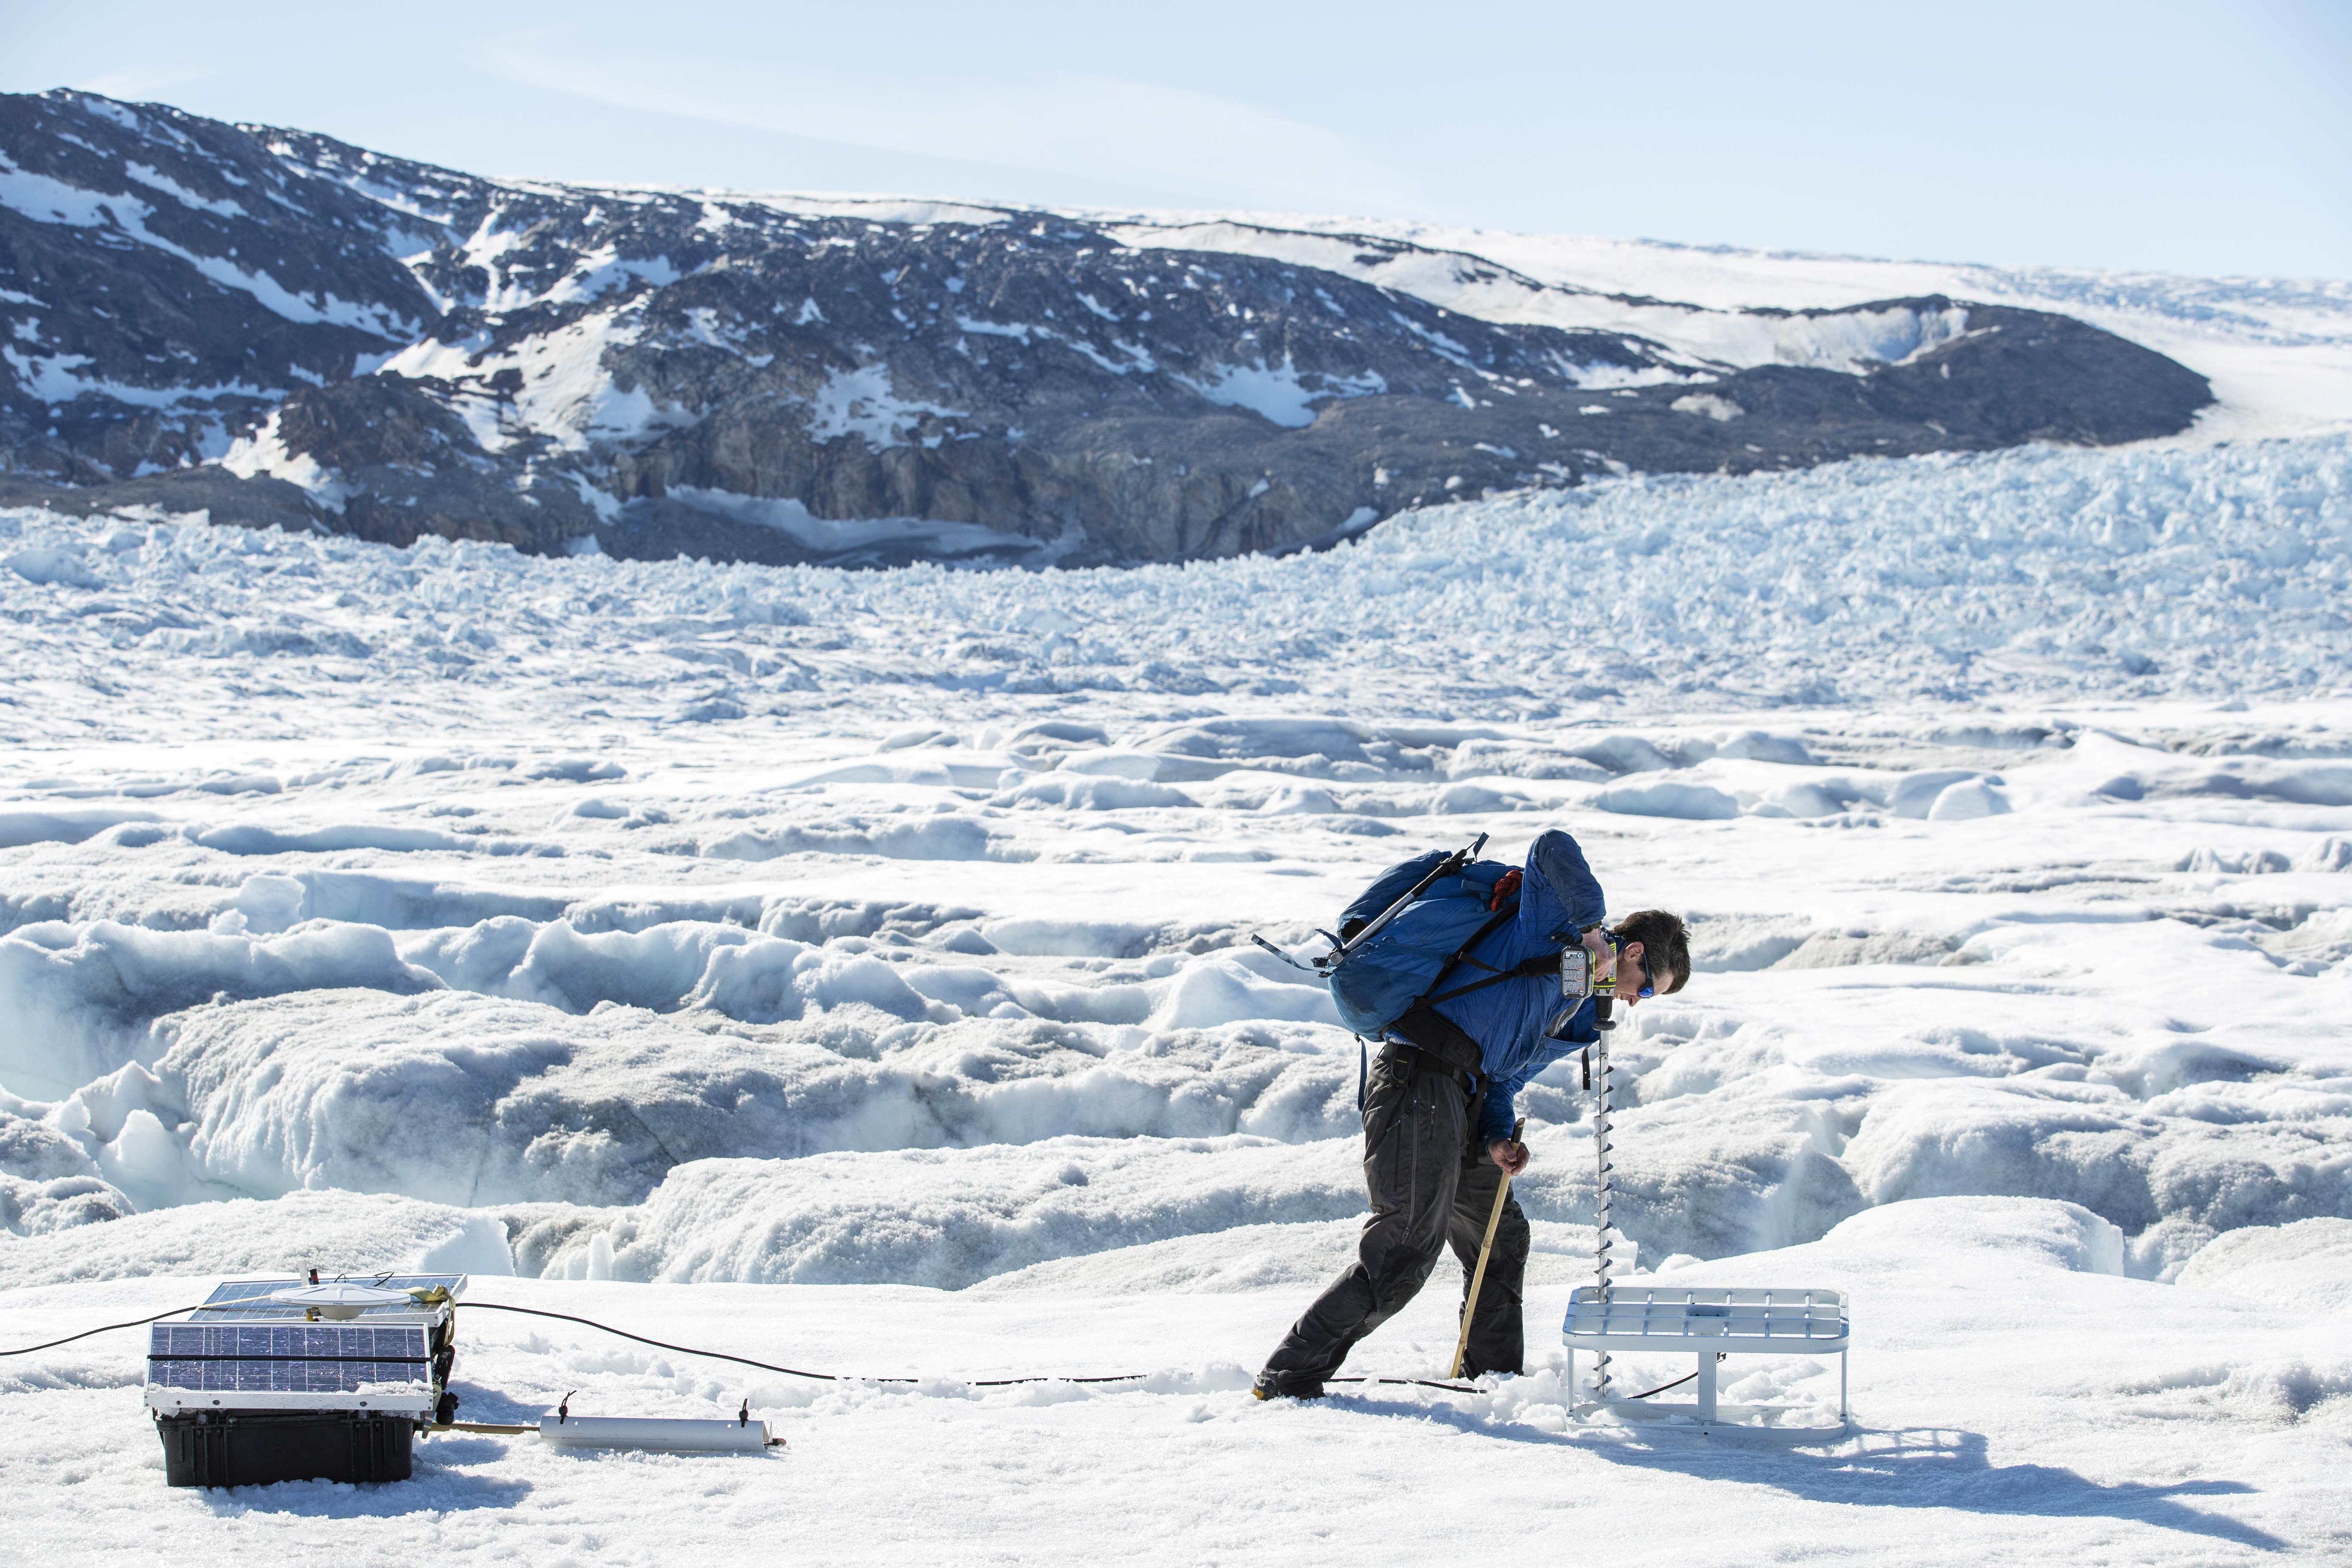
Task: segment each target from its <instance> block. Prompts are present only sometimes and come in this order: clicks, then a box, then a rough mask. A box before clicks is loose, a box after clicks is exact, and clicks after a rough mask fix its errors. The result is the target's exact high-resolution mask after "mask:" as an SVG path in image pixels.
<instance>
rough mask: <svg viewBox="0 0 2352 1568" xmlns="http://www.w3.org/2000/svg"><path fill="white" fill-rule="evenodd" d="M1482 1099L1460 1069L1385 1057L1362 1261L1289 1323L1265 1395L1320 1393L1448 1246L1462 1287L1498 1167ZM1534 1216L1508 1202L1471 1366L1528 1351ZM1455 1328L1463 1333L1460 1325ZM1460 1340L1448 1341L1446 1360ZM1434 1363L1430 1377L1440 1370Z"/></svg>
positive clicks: (1368, 1153) (1377, 1093) (1371, 1107)
mask: <svg viewBox="0 0 2352 1568" xmlns="http://www.w3.org/2000/svg"><path fill="white" fill-rule="evenodd" d="M1478 1107H1479V1097H1478V1096H1477V1095H1475V1094H1474V1093H1473V1092H1472V1090H1471V1089H1469V1087H1468V1085H1467V1084H1466V1083H1465V1080H1464V1077H1463V1075H1462V1074H1460V1073H1448V1072H1444V1071H1442V1070H1438V1069H1436V1068H1428V1067H1418V1066H1415V1065H1413V1062H1412V1058H1402V1057H1399V1056H1398V1055H1396V1054H1395V1053H1393V1052H1391V1053H1387V1054H1384V1055H1382V1056H1381V1058H1380V1060H1379V1061H1378V1062H1377V1063H1375V1064H1374V1065H1373V1067H1372V1070H1371V1076H1370V1080H1369V1082H1368V1085H1367V1088H1366V1092H1365V1098H1364V1188H1365V1191H1366V1193H1367V1194H1369V1196H1370V1199H1371V1205H1372V1212H1371V1215H1370V1217H1369V1218H1367V1219H1366V1220H1365V1221H1364V1234H1363V1237H1361V1239H1360V1241H1359V1242H1358V1243H1357V1247H1356V1261H1355V1263H1354V1264H1353V1265H1352V1266H1350V1267H1349V1269H1348V1271H1347V1272H1346V1273H1344V1274H1342V1275H1340V1276H1339V1278H1338V1279H1334V1280H1333V1281H1331V1283H1330V1285H1329V1286H1328V1287H1327V1288H1326V1289H1324V1291H1323V1294H1322V1295H1320V1296H1318V1297H1317V1298H1316V1300H1315V1304H1314V1305H1313V1306H1311V1307H1309V1308H1307V1314H1306V1316H1304V1317H1302V1318H1300V1319H1299V1320H1298V1321H1297V1323H1295V1324H1293V1325H1292V1326H1291V1330H1290V1332H1289V1333H1288V1334H1287V1335H1286V1336H1285V1337H1284V1339H1283V1342H1282V1343H1281V1344H1280V1345H1278V1346H1276V1349H1275V1352H1274V1354H1273V1355H1271V1356H1270V1357H1268V1358H1267V1359H1266V1363H1265V1371H1264V1372H1262V1373H1259V1374H1258V1378H1257V1386H1258V1388H1259V1389H1260V1390H1261V1391H1263V1392H1265V1393H1267V1394H1319V1393H1321V1392H1322V1390H1323V1380H1324V1379H1325V1378H1327V1377H1329V1376H1330V1375H1331V1374H1332V1373H1336V1372H1338V1371H1339V1363H1341V1362H1342V1361H1345V1360H1346V1359H1347V1356H1348V1352H1349V1350H1351V1349H1352V1348H1354V1346H1355V1343H1356V1342H1357V1341H1358V1340H1360V1339H1362V1338H1363V1337H1364V1336H1365V1335H1366V1334H1369V1333H1370V1332H1371V1331H1373V1330H1374V1329H1377V1328H1379V1327H1380V1326H1381V1324H1382V1323H1384V1322H1387V1321H1389V1320H1390V1319H1391V1318H1392V1317H1394V1316H1396V1314H1397V1313H1398V1312H1399V1311H1401V1310H1402V1309H1403V1307H1404V1304H1405V1303H1406V1302H1408V1301H1410V1300H1412V1299H1413V1296H1414V1294H1415V1293H1416V1292H1418V1291H1419V1290H1420V1289H1421V1287H1422V1284H1423V1281H1425V1280H1426V1279H1428V1278H1429V1272H1430V1270H1431V1269H1433V1268H1436V1267H1437V1256H1438V1253H1439V1252H1440V1250H1442V1249H1443V1248H1444V1247H1449V1246H1450V1247H1453V1249H1454V1257H1456V1258H1460V1259H1461V1260H1462V1291H1463V1295H1464V1297H1465V1300H1466V1299H1467V1297H1468V1295H1469V1292H1470V1275H1471V1273H1472V1272H1473V1271H1474V1270H1475V1268H1477V1267H1478V1247H1479V1244H1480V1243H1481V1242H1482V1241H1484V1240H1485V1239H1486V1221H1487V1218H1488V1217H1489V1216H1490V1215H1492V1214H1493V1213H1494V1209H1495V1190H1496V1187H1497V1186H1498V1185H1499V1184H1501V1182H1502V1179H1503V1173H1502V1171H1501V1170H1500V1169H1499V1168H1498V1167H1497V1166H1496V1164H1495V1163H1494V1162H1493V1161H1492V1160H1490V1159H1488V1158H1487V1157H1486V1147H1485V1145H1484V1144H1482V1143H1480V1142H1479V1141H1478V1131H1477V1113H1478ZM1527 1266H1528V1221H1527V1216H1526V1215H1523V1214H1521V1213H1520V1212H1519V1203H1518V1200H1517V1198H1513V1199H1511V1200H1510V1201H1509V1202H1508V1203H1507V1205H1505V1206H1504V1209H1503V1223H1502V1224H1501V1225H1500V1226H1498V1227H1496V1232H1495V1250H1494V1254H1493V1256H1491V1257H1490V1258H1488V1259H1487V1260H1486V1283H1485V1284H1484V1285H1483V1286H1482V1287H1481V1288H1480V1289H1479V1291H1478V1310H1477V1312H1476V1314H1475V1316H1474V1317H1473V1318H1472V1320H1471V1323H1470V1349H1469V1352H1468V1354H1467V1355H1466V1357H1465V1360H1464V1370H1465V1373H1468V1374H1469V1375H1471V1376H1473V1377H1475V1376H1476V1375H1477V1374H1478V1373H1482V1372H1517V1371H1518V1370H1519V1360H1520V1356H1521V1353H1522V1331H1521V1326H1520V1321H1519V1285H1520V1281H1521V1279H1523V1278H1524V1277H1525V1275H1526V1273H1527ZM1456 1332H1459V1327H1458V1321H1457V1328H1456ZM1451 1351H1452V1346H1451V1344H1449V1345H1448V1346H1447V1353H1448V1355H1449V1356H1450V1353H1451ZM1446 1370H1447V1368H1446V1367H1445V1366H1433V1367H1431V1368H1429V1369H1428V1371H1430V1372H1432V1373H1444V1371H1446Z"/></svg>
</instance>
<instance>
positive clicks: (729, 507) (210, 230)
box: [0, 91, 2211, 564]
mask: <svg viewBox="0 0 2352 1568" xmlns="http://www.w3.org/2000/svg"><path fill="white" fill-rule="evenodd" d="M1224 227H1225V228H1226V229H1228V230H1230V231H1231V232H1229V233H1223V234H1217V233H1212V232H1209V231H1208V230H1207V229H1204V227H1203V226H1201V225H1197V224H1193V225H1178V224H1173V223H1169V224H1155V223H1152V222H1150V221H1145V220H1136V219H1125V220H1118V221H1101V220H1093V219H1085V218H1081V217H1079V216H1073V215H1068V214H1056V213H1048V212H1036V211H1024V210H1018V209H1007V208H996V207H984V206H971V205H953V204H924V203H908V202H873V203H858V202H845V201H831V202H819V201H812V200H806V199H802V198H793V197H775V196H750V195H730V194H719V193H688V192H674V191H646V190H619V189H603V188H591V187H577V186H566V185H556V184H533V183H522V182H512V181H493V180H486V179H480V178H477V177H475V176H471V175H467V174H457V173H455V172H452V171H448V170H444V169H438V168H434V167H430V166H428V165H424V164H418V163H408V162H404V161H402V160H399V159H394V158H389V157H385V156H382V155H380V154H376V153H369V152H366V151H363V150H362V149H358V148H353V147H350V146H347V145H344V144H342V143H340V142H334V141H331V140H330V139H328V138H325V137H320V136H316V135H310V134H307V133H303V132H288V131H278V130H272V129H268V128H265V127H238V126H230V125H226V124H223V123H220V122H218V121H207V120H204V119H201V118H199V117H196V116H193V115H188V114H184V113H182V112H180V111H178V110H170V109H166V108H161V107H157V106H153V105H127V104H121V103H116V102H113V101H111V100H106V99H103V98H99V97H95V96H93V95H89V94H84V93H75V92H62V91H61V92H54V93H48V94H44V95H39V96H22V97H8V98H0V500H10V501H27V500H42V501H45V502H47V504H50V505H53V506H58V507H60V508H64V509H68V510H93V509H97V508H101V507H123V506H130V505H139V504H144V505H152V506H155V507H159V508H162V509H163V510H172V511H189V510H196V509H198V508H205V509H209V510H210V512H211V515H212V517H213V519H214V520H215V521H219V522H238V523H247V524H257V525H267V524H269V523H273V522H274V523H278V524H282V525H285V526H289V527H304V528H318V529H323V530H327V531H337V532H350V533H354V534H359V535H362V536H365V537H368V538H373V539H380V540H386V541H390V542H408V541H411V540H414V539H415V538H416V537H418V536H419V535H421V534H425V533H437V534H443V535H448V536H453V537H469V538H487V539H498V540H504V541H507V542H511V543H513V544H515V545H517V546H518V547H520V548H522V549H525V550H530V551H534V552H550V553H552V552H565V551H580V550H584V549H588V548H601V549H603V550H604V551H606V552H611V553H614V554H625V555H632V556H656V557H659V556H667V555H673V554H677V553H691V554H697V555H709V556H714V557H719V558H733V559H754V560H767V561H777V562H791V561H803V560H821V561H834V562H843V563H891V562H897V561H904V560H908V559H914V558H920V557H934V558H950V559H963V560H991V561H1008V562H1024V563H1039V564H1043V563H1055V562H1059V563H1067V564H1080V563H1121V562H1134V561H1146V560H1181V559H1192V558H1200V557H1213V556H1223V555H1230V554H1234V553H1239V552H1248V551H1253V550H1264V551H1279V550H1288V549H1295V548H1299V547H1302V546H1310V545H1315V544H1318V543H1322V542H1329V541H1332V540H1335V539H1338V538H1342V537H1345V536H1347V535H1348V534H1349V533H1351V532H1354V531H1360V530H1361V529H1363V528H1366V527H1370V526H1371V525H1372V524H1374V523H1376V522H1378V521H1380V520H1381V519H1382V518H1384V517H1387V516H1390V515H1392V514H1394V513H1395V512H1397V511H1400V510H1405V509H1407V508H1410V507H1413V506H1418V505H1423V504H1429V503H1433V502H1437V501H1442V500H1449V499H1455V498H1464V497H1475V496H1476V495H1479V494H1482V493H1485V492H1487V491H1491V490H1497V489H1521V488H1527V487H1531V486H1560V485H1572V484H1576V483H1579V482H1581V481H1583V480H1585V479H1588V478H1591V477H1594V476H1605V475H1608V474H1611V473H1624V472H1627V471H1631V470H1644V471H1654V472H1664V471H1714V470H1725V471H1730V472H1735V473H1736V472H1745V471H1753V470H1760V469H1775V468H1791V467H1802V466H1810V465H1812V464H1816V463H1821V462H1825V461H1831V460H1835V459H1838V458H1848V457H1853V456H1857V455H1871V454H1876V455H1888V456H1896V455H1906V454H1913V453H1922V452H1932V451H1962V450H1983V449H1991V448H1997V447H2008V446H2014V445H2018V444H2021V443H2023V442H2027V441H2033V440H2054V441H2063V442H2072V443H2079V444H2100V445H2104V444H2112V443H2116V442H2122V441H2129V440H2136V439H2141V438H2146V437H2154V436H2159V435H2166V434H2170V433H2172V432H2174V431H2177V430H2179V429H2180V428H2182V427H2184V426H2186V425H2187V424H2188V423H2189V421H2190V420H2191V419H2192V418H2193V417H2194V416H2195V415H2196V413H2197V411H2198V410H2199V409H2200V408H2201V407H2203V406H2205V405H2207V404H2209V403H2210V401H2211V395H2210V391H2209V390H2208V388H2207V385H2206V383H2205V380H2204V378H2203V377H2201V376H2200V375H2198V374H2195V373H2193V372H2191V371H2189V370H2188V369H2186V368H2184V367H2182V366H2180V365H2179V364H2178V363H2174V362H2173V361H2171V360H2169V359H2167V358H2165V357H2164V356H2162V355H2160V354H2158V353H2153V352H2151V351H2149V350H2147V349H2145V348H2142V347H2139V346H2137V345H2135V344H2133V343H2130V342H2126V341H2125V340H2123V339H2121V338H2118V337H2116V336H2114V335H2112V334H2110V333H2107V332H2105V331H2100V330H2098V329H2096V328H2094V327H2091V326H2088V325H2086V324H2084V323H2083V322H2080V321H2074V320H2072V319H2070V318H2068V317H2065V316H2062V315H2056V314H2052V313H2047V312H2042V311H2034V310H2019V309H2014V308H2010V307H1996V306H1986V305H1982V304H1973V303H1969V302H1965V301H1957V300H1948V299H1944V298H1939V297H1938V298H1926V299H1916V300H1888V301H1882V302H1878V303H1875V304H1872V305H1867V306H1862V307H1857V308H1855V309H1852V310H1810V311H1773V310H1747V311H1697V310H1696V309H1695V308H1685V307H1675V306H1672V305H1670V304H1668V303H1667V302H1664V301H1654V300H1636V299H1630V298H1627V297H1624V296H1617V295H1602V294H1599V293H1595V292H1591V291H1586V290H1577V289H1562V288H1561V287H1559V285H1556V284H1538V283H1536V282H1533V281H1531V280H1529V279H1524V278H1520V277H1518V276H1517V275H1516V274H1513V273H1511V272H1509V270H1508V269H1507V268H1500V267H1497V266H1496V265H1495V264H1494V263H1492V262H1489V261H1486V260H1483V259H1482V258H1477V257H1475V256H1470V255H1467V254H1462V253H1447V252H1435V251H1431V250H1428V249H1425V248H1423V247H1413V246H1410V245H1405V244H1402V243H1400V242H1397V241H1393V240H1384V239H1370V238H1359V237H1346V236H1338V237H1335V236H1330V235H1315V236H1307V235H1303V234H1299V235H1292V234H1286V233H1285V232H1283V231H1278V230H1268V229H1264V228H1256V229H1251V228H1250V227H1249V226H1224ZM1244 231H1246V232H1244ZM1301 258H1312V259H1311V261H1310V260H1309V259H1301ZM1434 275H1442V276H1443V277H1444V279H1446V280H1447V282H1448V285H1449V288H1451V289H1454V293H1455V294H1456V295H1458V294H1459V293H1460V291H1461V290H1462V289H1463V288H1465V287H1469V288H1471V289H1475V290H1477V291H1480V292H1479V298H1481V299H1482V300H1485V299H1489V298H1491V299H1493V300H1496V301H1497V303H1496V304H1495V305H1494V306H1493V307H1492V308H1491V309H1490V308H1487V307H1485V306H1482V307H1481V313H1480V314H1477V315H1472V314H1466V313H1465V312H1464V311H1463V310H1458V309H1456V310H1448V309H1445V308H1444V307H1442V306H1440V305H1438V304H1436V303H1433V301H1432V300H1429V299H1428V298H1426V297H1424V295H1425V292H1426V290H1425V289H1424V291H1423V292H1416V291H1415V287H1416V284H1415V279H1423V278H1427V277H1430V276H1434ZM1700 318H1704V320H1703V321H1702V320H1700ZM1685 319H1688V320H1692V321H1699V325H1698V327H1697V328H1695V329H1693V330H1691V331H1680V329H1678V328H1677V327H1676V326H1675V323H1676V322H1678V321H1684V320H1685ZM1628 321H1630V322H1633V323H1635V324H1637V325H1640V324H1644V323H1649V322H1653V321H1655V322H1658V323H1662V325H1661V326H1660V327H1659V329H1658V331H1659V332H1660V334H1661V335H1657V336H1649V335H1643V332H1641V331H1627V330H1622V323H1625V322H1628ZM1563 323H1564V324H1563ZM1726 345H1731V346H1728V347H1727V346H1726ZM592 542H593V544H592Z"/></svg>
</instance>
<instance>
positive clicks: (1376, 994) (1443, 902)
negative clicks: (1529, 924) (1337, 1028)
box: [1325, 850, 1519, 1040]
mask: <svg viewBox="0 0 2352 1568" xmlns="http://www.w3.org/2000/svg"><path fill="white" fill-rule="evenodd" d="M1449 861H1451V862H1454V863H1453V864H1451V865H1449V864H1447V862H1449ZM1433 871H1436V872H1438V873H1439V874H1438V875H1437V876H1436V877H1435V878H1433V879H1432V878H1430V873H1431V872H1433ZM1518 880H1519V873H1518V868H1517V867H1515V866H1506V865H1504V864H1502V863H1501V862H1500V861H1497V860H1473V861H1469V862H1467V863H1466V864H1465V863H1462V861H1461V859H1460V858H1459V857H1456V856H1449V855H1447V854H1446V853H1445V852H1444V851H1443V850H1432V851H1430V852H1429V853H1428V854H1426V855H1421V856H1416V857H1415V858H1412V859H1411V860H1407V861H1404V862H1403V863H1402V864H1401V865H1396V866H1391V867H1390V868H1388V869H1387V870H1385V871H1383V872H1381V874H1380V876H1379V877H1378V878H1377V879H1374V881H1373V882H1372V885H1371V886H1370V887H1369V888H1366V889H1364V890H1363V892H1362V893H1360V895H1358V897H1357V899H1356V901H1355V902H1354V903H1352V904H1349V906H1348V908H1347V910H1346V912H1344V913H1343V914H1341V915H1340V917H1339V931H1340V934H1341V936H1342V938H1343V939H1354V938H1357V937H1360V936H1361V935H1362V933H1363V931H1364V929H1365V928H1366V927H1369V926H1370V924H1371V923H1372V922H1373V921H1376V920H1378V919H1379V918H1380V916H1381V914H1382V913H1384V912H1385V911H1387V910H1390V909H1391V907H1392V906H1394V905H1395V904H1396V903H1397V902H1398V900H1406V902H1405V904H1404V907H1403V908H1402V909H1401V910H1397V912H1396V913H1395V914H1394V915H1393V916H1392V917H1391V919H1390V920H1389V921H1388V922H1387V923H1386V924H1385V925H1383V926H1382V927H1381V929H1380V931H1378V932H1376V933H1374V934H1373V935H1371V936H1370V939H1369V940H1366V941H1362V942H1359V943H1358V944H1357V945H1355V946H1353V947H1348V948H1345V949H1343V950H1342V951H1341V952H1339V954H1338V955H1336V959H1335V961H1334V962H1332V963H1330V965H1329V967H1328V971H1327V973H1326V976H1325V978H1326V979H1327V980H1328V982H1329V984H1330V986H1331V1002H1332V1005H1333V1006H1334V1007H1336V1008H1337V1009H1338V1010H1339V1022H1340V1023H1342V1024H1344V1025H1346V1026H1348V1028H1349V1030H1350V1031H1351V1032H1352V1033H1355V1034H1358V1035H1361V1036H1363V1037H1366V1038H1367V1039H1374V1040H1377V1039H1379V1038H1380V1037H1381V1035H1382V1033H1384V1032H1385V1031H1386V1030H1387V1029H1388V1028H1389V1027H1390V1026H1391V1025H1393V1024H1394V1023H1395V1022H1396V1021H1397V1020H1398V1019H1400V1018H1402V1017H1403V1016H1405V1015H1406V1014H1407V1013H1409V1012H1411V1011H1412V1009H1413V1007H1414V1005H1416V1004H1419V1003H1422V1002H1424V1001H1429V1000H1433V999H1434V998H1433V997H1432V996H1431V993H1432V992H1434V991H1435V990H1436V989H1437V987H1438V985H1439V984H1440V983H1442V982H1443V981H1444V978H1445V977H1446V975H1447V973H1450V972H1451V971H1452V970H1453V968H1454V965H1456V964H1458V963H1462V962H1463V960H1464V957H1465V954H1466V953H1467V952H1468V950H1469V949H1470V948H1471V947H1473V946H1475V944H1476V943H1477V942H1478V941H1479V940H1480V939H1481V938H1483V937H1485V936H1486V934H1487V933H1488V932H1489V931H1494V930H1495V929H1496V928H1497V927H1499V926H1502V925H1505V924H1507V923H1508V922H1509V921H1512V920H1515V919H1517V915H1518V912H1519V900H1518ZM1408 894H1410V895H1412V896H1411V897H1410V899H1407V895H1408ZM1351 927H1353V928H1354V929H1353V930H1350V929H1349V928H1351ZM1448 994H1449V995H1451V994H1454V993H1448Z"/></svg>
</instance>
